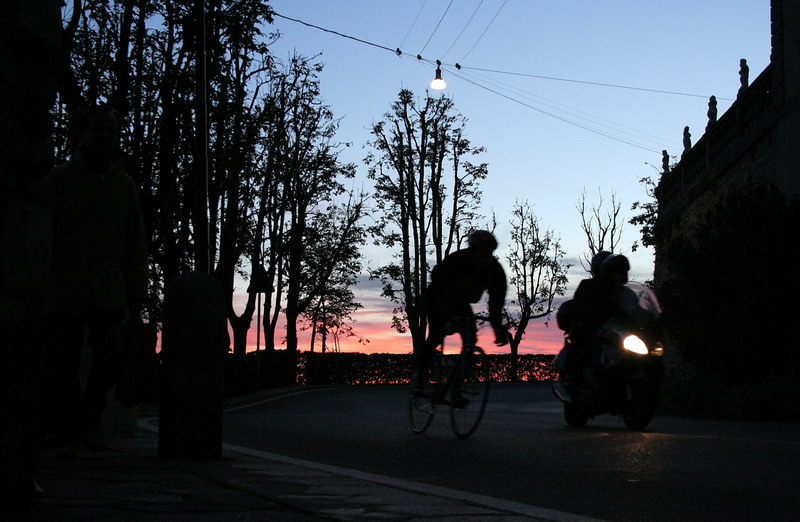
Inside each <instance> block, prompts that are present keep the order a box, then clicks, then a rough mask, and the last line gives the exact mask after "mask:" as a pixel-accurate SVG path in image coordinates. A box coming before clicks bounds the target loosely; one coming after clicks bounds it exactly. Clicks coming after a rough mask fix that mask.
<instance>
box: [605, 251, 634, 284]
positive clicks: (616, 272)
mask: <svg viewBox="0 0 800 522" xmlns="http://www.w3.org/2000/svg"><path fill="white" fill-rule="evenodd" d="M630 269H631V264H630V262H629V261H628V258H627V257H625V256H623V255H622V254H611V255H610V256H607V257H606V258H605V259H604V260H603V262H602V264H601V265H600V270H601V271H602V273H603V275H604V276H605V277H611V278H613V279H615V280H620V281H621V282H623V283H624V282H627V281H628V270H630Z"/></svg>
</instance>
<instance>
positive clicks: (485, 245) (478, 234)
mask: <svg viewBox="0 0 800 522" xmlns="http://www.w3.org/2000/svg"><path fill="white" fill-rule="evenodd" d="M467 244H468V245H469V247H470V248H474V249H475V250H480V251H482V252H487V253H491V252H494V250H495V249H496V248H497V240H496V239H495V238H494V235H493V234H492V233H491V232H489V231H488V230H474V231H472V232H471V233H470V234H469V236H467Z"/></svg>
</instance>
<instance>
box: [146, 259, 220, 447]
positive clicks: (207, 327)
mask: <svg viewBox="0 0 800 522" xmlns="http://www.w3.org/2000/svg"><path fill="white" fill-rule="evenodd" d="M229 344H230V339H229V337H228V329H227V322H226V318H225V299H224V294H223V291H222V287H221V286H220V284H219V282H218V281H217V280H216V279H214V278H213V277H212V276H211V275H209V274H207V273H205V272H189V273H185V274H181V275H180V276H178V277H176V278H175V279H174V280H173V281H172V282H171V283H170V284H169V285H167V287H166V289H165V291H164V323H163V334H162V341H161V401H160V414H159V430H158V434H159V438H158V454H159V456H160V457H165V458H183V459H213V458H219V457H220V456H221V455H222V424H223V423H222V410H223V384H224V382H223V381H224V376H225V354H226V353H227V352H228V346H229Z"/></svg>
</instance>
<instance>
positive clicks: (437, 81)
mask: <svg viewBox="0 0 800 522" xmlns="http://www.w3.org/2000/svg"><path fill="white" fill-rule="evenodd" d="M446 88H447V83H446V82H445V81H444V80H443V79H442V62H440V61H439V60H436V77H435V78H434V79H433V81H432V82H431V89H433V90H434V91H441V90H444V89H446Z"/></svg>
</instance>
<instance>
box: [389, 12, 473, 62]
mask: <svg viewBox="0 0 800 522" xmlns="http://www.w3.org/2000/svg"><path fill="white" fill-rule="evenodd" d="M482 5H483V0H481V1H480V3H479V4H478V7H476V8H475V11H473V12H472V16H470V17H469V20H467V23H466V24H464V27H463V28H462V29H461V32H460V33H458V36H456V39H455V40H453V43H451V44H450V47H448V48H447V50H446V51H445V52H444V54H443V55H442V56H441V58H442V59H444V57H445V56H447V55H448V53H450V50H451V49H452V48H453V46H454V45H455V44H456V43H457V42H458V40H460V39H461V36H462V35H463V34H464V31H466V30H467V27H469V24H471V23H472V19H473V18H475V15H476V14H478V11H479V10H480V8H481V6H482ZM400 47H403V46H402V44H401V45H400Z"/></svg>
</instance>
